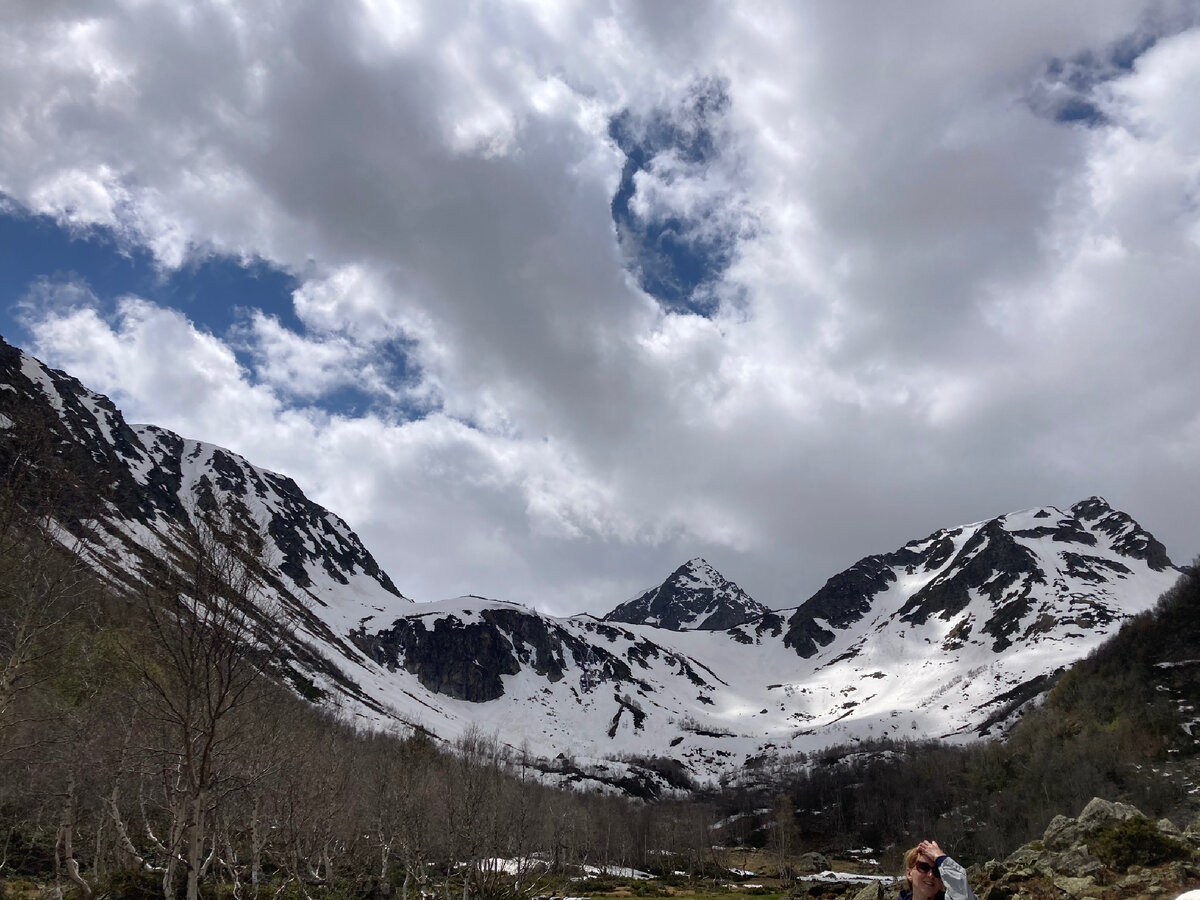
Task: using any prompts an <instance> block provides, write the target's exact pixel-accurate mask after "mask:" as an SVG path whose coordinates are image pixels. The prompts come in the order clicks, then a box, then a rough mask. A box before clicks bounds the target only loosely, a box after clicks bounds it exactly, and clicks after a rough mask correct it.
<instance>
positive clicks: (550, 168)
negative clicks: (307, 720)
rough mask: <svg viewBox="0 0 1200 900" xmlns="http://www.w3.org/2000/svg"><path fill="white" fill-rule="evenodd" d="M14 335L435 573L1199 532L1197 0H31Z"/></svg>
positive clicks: (419, 572)
mask: <svg viewBox="0 0 1200 900" xmlns="http://www.w3.org/2000/svg"><path fill="white" fill-rule="evenodd" d="M0 25H2V26H3V27H0V334H2V335H3V336H4V338H5V339H6V340H8V341H9V342H10V343H13V344H16V345H17V346H20V347H21V348H23V349H25V350H27V351H29V352H31V353H33V354H34V355H36V356H37V357H38V358H40V359H42V360H43V361H45V362H47V363H49V364H51V365H53V366H55V367H59V368H62V369H65V370H67V371H68V372H70V373H71V374H73V375H75V376H76V377H78V378H79V379H80V380H82V381H83V382H84V383H85V384H86V385H88V386H89V387H91V388H92V389H94V390H97V391H100V392H101V393H105V394H107V395H108V396H110V397H111V398H112V399H113V400H114V402H116V403H117V405H118V406H119V407H120V408H121V409H122V410H123V412H124V413H125V416H126V418H127V420H129V421H130V422H148V423H153V424H157V425H160V426H163V427H166V428H170V429H172V430H174V431H176V432H178V433H180V434H182V435H184V436H186V437H189V438H195V439H199V440H204V441H208V442H211V443H215V444H218V445H221V446H223V447H227V448H229V449H231V450H233V451H235V452H237V453H240V454H242V455H244V456H245V457H247V458H248V459H249V460H251V461H252V462H253V463H255V464H256V465H259V466H262V467H264V468H268V469H272V470H275V471H279V472H282V473H285V474H287V475H289V476H291V477H293V478H294V479H295V480H296V481H297V483H298V484H299V485H300V486H301V487H302V488H303V489H304V490H305V492H306V493H307V494H308V495H309V496H310V497H312V498H313V499H314V500H316V501H317V502H319V503H322V504H324V505H325V506H327V507H329V508H330V509H332V510H333V511H334V512H336V513H338V514H339V515H340V516H342V517H343V518H344V519H346V521H347V522H348V523H349V524H350V525H351V526H352V527H353V528H354V529H355V530H356V531H357V533H358V534H359V535H360V536H361V537H362V539H363V541H364V542H365V544H366V545H367V547H368V549H369V550H370V551H371V552H372V553H373V554H374V555H375V556H376V558H377V559H378V560H379V561H380V563H381V564H382V565H383V566H384V568H385V569H386V570H387V571H388V572H389V574H390V575H391V576H392V578H393V580H394V581H395V582H396V584H397V586H398V587H399V588H400V590H401V591H402V592H404V593H405V594H406V595H407V596H409V597H411V598H413V599H415V600H418V601H425V600H439V599H445V598H451V597H455V596H459V595H463V594H478V595H483V596H487V597H492V598H497V599H502V600H509V601H513V602H518V603H523V604H526V605H528V606H531V607H534V608H537V609H540V610H543V611H545V612H549V613H553V614H564V615H565V614H570V613H575V612H580V611H591V612H597V613H603V612H605V611H607V610H609V609H611V608H612V607H614V606H616V605H617V604H618V603H620V602H622V601H624V600H626V599H628V598H630V597H632V596H634V595H635V594H637V593H638V592H640V591H641V590H643V589H644V588H647V587H650V586H652V585H654V584H657V583H658V582H660V581H662V580H663V579H664V578H665V577H666V576H667V575H668V574H669V573H670V572H671V571H672V570H673V569H674V568H676V567H677V566H678V565H680V564H681V563H683V562H684V561H685V560H687V559H689V558H692V557H695V556H702V557H704V558H705V559H707V560H708V561H709V562H710V563H712V564H713V565H714V566H715V567H716V568H717V569H719V570H720V571H721V573H722V574H723V575H725V577H727V578H729V579H731V580H733V581H735V582H737V583H738V584H739V585H740V586H741V587H742V588H744V589H745V590H746V591H747V592H748V593H749V594H750V595H751V596H753V597H754V598H755V599H756V600H758V601H760V602H762V603H764V604H766V605H768V606H771V607H775V608H787V607H791V606H796V605H798V604H799V603H801V602H803V601H804V600H805V599H806V598H807V597H808V596H809V595H811V593H812V592H813V591H815V590H816V589H817V588H819V587H820V586H821V584H822V583H824V581H825V580H826V579H827V578H829V577H830V576H832V575H834V574H835V573H837V572H839V571H841V570H842V569H844V568H846V567H847V566H849V565H851V564H853V563H854V562H855V561H856V560H858V559H860V558H861V557H863V556H866V555H868V554H873V553H885V552H889V551H891V550H894V549H896V548H898V547H900V546H901V545H903V544H905V543H906V542H908V541H910V540H913V539H916V538H921V537H924V536H925V535H927V534H929V533H931V532H933V531H935V530H937V529H939V528H942V527H950V526H955V525H959V524H964V523H969V522H975V521H979V520H982V519H986V518H990V517H992V516H995V515H999V514H1002V513H1006V512H1010V511H1014V510H1019V509H1025V508H1029V507H1034V506H1042V505H1057V506H1060V507H1062V508H1065V507H1067V506H1069V505H1071V504H1072V503H1074V502H1076V501H1078V500H1081V499H1084V498H1086V497H1089V496H1092V495H1100V496H1103V497H1105V498H1107V499H1108V501H1109V502H1110V503H1112V504H1113V505H1114V506H1116V507H1117V508H1120V509H1123V510H1125V511H1126V512H1128V513H1130V514H1131V515H1132V516H1134V518H1136V519H1137V520H1138V521H1139V522H1140V523H1141V524H1142V525H1143V526H1144V527H1146V528H1147V529H1149V530H1150V531H1151V532H1153V533H1154V534H1155V535H1156V536H1157V537H1158V538H1159V539H1160V540H1162V541H1163V542H1164V543H1165V544H1166V546H1167V549H1168V551H1169V553H1170V554H1171V556H1172V558H1173V559H1174V560H1175V561H1176V562H1177V563H1187V562H1190V561H1192V560H1193V559H1194V558H1195V557H1196V556H1197V554H1200V518H1198V517H1197V516H1196V514H1195V510H1196V509H1197V508H1200V399H1198V398H1200V391H1198V388H1200V354H1198V353H1197V352H1196V344H1197V336H1198V335H1200V302H1198V301H1200V112H1198V111H1197V106H1196V100H1195V98H1196V97H1197V96H1200V3H1198V2H1195V0H1193V2H1183V0H1164V2H1161V3H1149V2H1145V3H1138V2H1129V0H1087V2H1082V0H1064V2H1059V3H1053V4H1047V3H1043V2H1023V0H1018V2H1012V3H1004V4H996V3H982V2H979V3H977V2H967V3H964V2H959V0H954V2H950V0H946V2H929V0H918V2H914V3H905V4H877V3H866V2H859V0H851V2H845V3H836V4H833V3H823V2H820V3H819V2H761V0H753V2H745V3H736V4H732V3H718V2H704V0H690V2H686V3H684V2H678V3H676V2H667V0H644V2H632V0H607V2H600V0H596V2H582V0H581V2H574V3H563V2H546V0H504V2H501V0H493V2H487V0H475V2H465V0H464V2H462V3H446V2H442V0H429V2H425V0H347V2H344V3H337V4H331V3H327V2H324V0H289V2H286V3H282V2H256V3H248V2H242V0H207V2H205V0H196V2H181V0H96V2H90V3H86V4H84V3H78V2H69V0H55V2H37V3H34V2H21V0H0Z"/></svg>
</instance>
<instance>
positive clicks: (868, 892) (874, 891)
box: [854, 881, 890, 900]
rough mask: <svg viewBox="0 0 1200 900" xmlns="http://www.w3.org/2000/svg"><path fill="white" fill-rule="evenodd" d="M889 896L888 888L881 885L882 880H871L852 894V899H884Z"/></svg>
mask: <svg viewBox="0 0 1200 900" xmlns="http://www.w3.org/2000/svg"><path fill="white" fill-rule="evenodd" d="M888 896H890V893H889V892H888V889H887V888H885V887H884V886H883V882H882V881H872V882H871V883H870V884H868V885H864V887H863V889H862V890H860V891H859V892H858V893H857V894H855V895H854V900H884V898H886V897H888Z"/></svg>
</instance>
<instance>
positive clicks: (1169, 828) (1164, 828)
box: [1154, 819, 1182, 837]
mask: <svg viewBox="0 0 1200 900" xmlns="http://www.w3.org/2000/svg"><path fill="white" fill-rule="evenodd" d="M1154 824H1155V825H1157V826H1158V830H1159V831H1161V832H1162V833H1163V834H1169V835H1171V836H1172V837H1179V836H1180V835H1181V834H1182V832H1181V831H1180V830H1179V829H1178V828H1176V827H1175V823H1174V822H1172V821H1171V820H1170V819H1159V820H1158V821H1157V822H1155V823H1154Z"/></svg>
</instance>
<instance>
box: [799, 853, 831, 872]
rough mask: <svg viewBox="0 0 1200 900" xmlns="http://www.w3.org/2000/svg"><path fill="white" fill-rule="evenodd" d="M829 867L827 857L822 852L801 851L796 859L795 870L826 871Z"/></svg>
mask: <svg viewBox="0 0 1200 900" xmlns="http://www.w3.org/2000/svg"><path fill="white" fill-rule="evenodd" d="M830 868H831V867H830V865H829V858H828V857H826V856H825V855H824V854H822V853H802V854H801V855H800V858H799V859H798V860H796V870H797V871H799V872H805V873H809V872H827V871H829V869H830Z"/></svg>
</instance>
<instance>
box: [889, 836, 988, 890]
mask: <svg viewBox="0 0 1200 900" xmlns="http://www.w3.org/2000/svg"><path fill="white" fill-rule="evenodd" d="M904 877H905V878H906V879H907V880H908V887H907V888H906V889H905V890H902V891H901V892H900V900H978V898H977V897H976V896H975V892H974V891H972V890H971V885H969V884H967V872H966V870H965V869H964V868H963V867H962V866H960V865H959V864H958V863H956V862H955V861H954V860H952V859H951V858H950V857H949V856H947V855H946V854H945V853H943V852H942V848H941V847H939V846H938V845H937V841H921V843H919V844H917V846H915V847H913V848H912V849H911V850H909V851H908V852H907V853H905V854H904Z"/></svg>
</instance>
